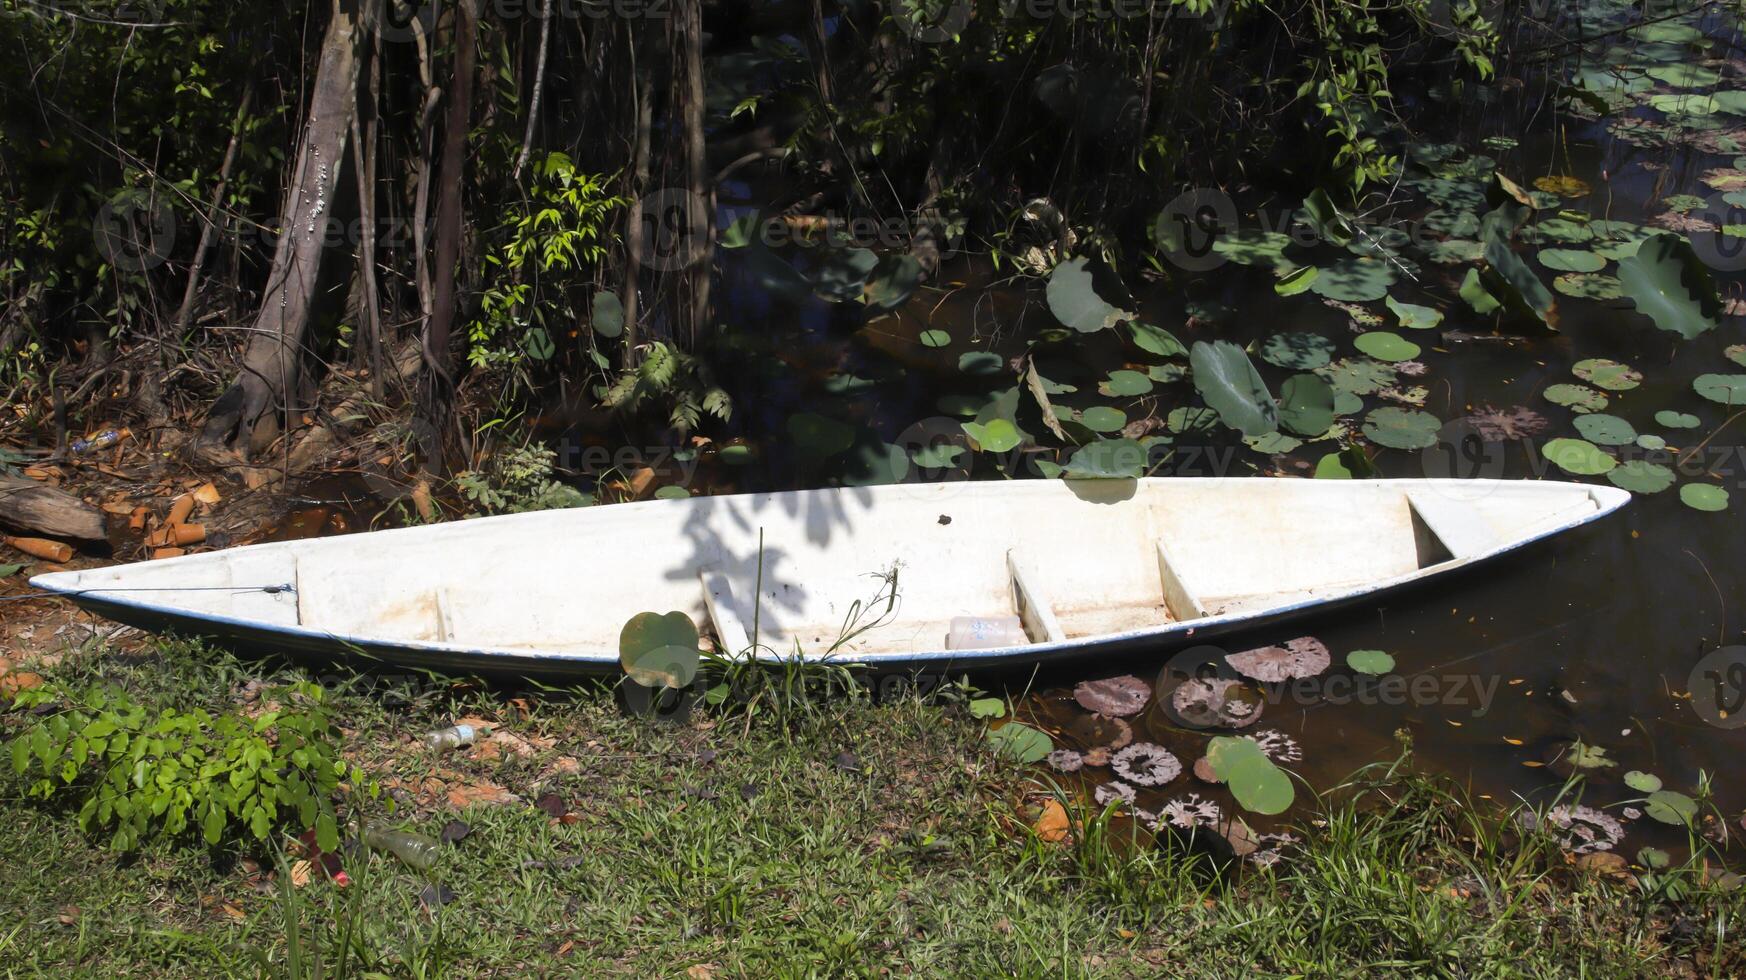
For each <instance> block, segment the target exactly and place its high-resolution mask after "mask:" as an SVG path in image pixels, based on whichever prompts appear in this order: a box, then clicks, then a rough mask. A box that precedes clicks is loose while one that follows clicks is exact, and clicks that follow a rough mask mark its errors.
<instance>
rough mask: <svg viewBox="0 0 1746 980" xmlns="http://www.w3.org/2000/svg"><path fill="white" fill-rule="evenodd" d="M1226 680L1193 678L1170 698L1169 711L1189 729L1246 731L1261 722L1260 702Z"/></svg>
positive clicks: (1235, 681)
mask: <svg viewBox="0 0 1746 980" xmlns="http://www.w3.org/2000/svg"><path fill="white" fill-rule="evenodd" d="M1252 695H1253V692H1252V691H1249V690H1248V689H1246V688H1244V686H1243V684H1242V682H1241V681H1238V680H1235V679H1234V678H1229V677H1195V678H1191V679H1189V680H1186V681H1183V682H1182V684H1181V686H1179V687H1178V688H1177V689H1176V690H1175V691H1174V692H1173V693H1172V694H1171V695H1170V707H1171V708H1172V709H1174V711H1175V713H1176V715H1177V717H1178V718H1179V719H1180V720H1181V722H1182V723H1183V724H1184V725H1186V726H1188V727H1190V728H1247V727H1249V726H1250V725H1253V724H1255V723H1256V722H1257V721H1260V720H1261V704H1262V702H1261V699H1260V698H1259V697H1255V696H1252Z"/></svg>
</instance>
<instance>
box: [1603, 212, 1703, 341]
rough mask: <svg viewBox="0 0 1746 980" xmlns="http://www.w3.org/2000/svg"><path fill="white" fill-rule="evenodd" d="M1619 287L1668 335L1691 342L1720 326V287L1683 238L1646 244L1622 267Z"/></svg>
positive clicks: (1653, 239)
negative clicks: (1673, 334) (1718, 291)
mask: <svg viewBox="0 0 1746 980" xmlns="http://www.w3.org/2000/svg"><path fill="white" fill-rule="evenodd" d="M1619 282H1620V283H1622V284H1623V286H1624V289H1625V295H1627V296H1629V297H1630V299H1631V302H1632V303H1634V304H1636V307H1637V309H1638V310H1640V311H1641V312H1643V313H1645V314H1647V315H1648V316H1649V318H1650V319H1652V320H1654V321H1655V325H1656V326H1658V327H1660V328H1661V329H1663V330H1670V331H1672V332H1674V333H1676V334H1679V335H1680V336H1681V337H1684V338H1686V339H1687V340H1690V339H1691V338H1693V337H1696V336H1698V335H1699V334H1701V333H1703V332H1705V331H1706V330H1711V329H1714V327H1715V326H1716V322H1717V320H1716V317H1717V315H1718V313H1719V312H1720V309H1721V300H1720V299H1719V298H1718V297H1717V296H1716V287H1715V283H1713V282H1712V281H1711V280H1710V274H1709V272H1708V271H1707V270H1706V269H1705V268H1704V264H1703V262H1702V261H1701V260H1700V259H1699V258H1698V256H1697V253H1696V252H1694V251H1692V247H1691V245H1690V243H1688V242H1687V241H1686V240H1685V239H1684V238H1683V237H1681V236H1679V235H1674V234H1666V233H1664V234H1659V235H1651V236H1650V237H1649V238H1647V239H1644V241H1643V244H1642V245H1640V246H1639V247H1638V249H1637V254H1636V255H1633V256H1630V257H1629V258H1626V259H1623V260H1621V261H1620V262H1619Z"/></svg>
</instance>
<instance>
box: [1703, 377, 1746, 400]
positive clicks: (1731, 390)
mask: <svg viewBox="0 0 1746 980" xmlns="http://www.w3.org/2000/svg"><path fill="white" fill-rule="evenodd" d="M1691 389H1692V390H1693V391H1695V392H1697V393H1698V394H1700V395H1702V396H1703V397H1705V398H1707V399H1709V400H1710V401H1713V402H1716V403H1718V404H1722V405H1729V406H1733V405H1746V374H1700V375H1698V376H1697V377H1696V378H1694V379H1693V380H1692V383H1691Z"/></svg>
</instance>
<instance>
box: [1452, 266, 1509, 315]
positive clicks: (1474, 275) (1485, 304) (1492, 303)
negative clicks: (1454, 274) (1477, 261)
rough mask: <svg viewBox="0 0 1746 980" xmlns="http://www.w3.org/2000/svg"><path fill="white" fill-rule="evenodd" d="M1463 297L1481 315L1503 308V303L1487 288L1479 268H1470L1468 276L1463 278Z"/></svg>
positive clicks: (1461, 291)
mask: <svg viewBox="0 0 1746 980" xmlns="http://www.w3.org/2000/svg"><path fill="white" fill-rule="evenodd" d="M1460 294H1461V298H1462V299H1464V300H1466V301H1467V305H1468V306H1470V307H1472V308H1473V312H1475V313H1477V314H1479V315H1480V316H1489V315H1490V314H1493V313H1496V312H1497V311H1498V310H1501V309H1503V303H1501V302H1499V301H1498V298H1497V297H1496V296H1493V295H1492V294H1491V291H1490V290H1489V289H1487V288H1486V284H1485V280H1484V279H1483V278H1481V277H1480V275H1479V270H1478V269H1468V270H1467V277H1466V278H1465V279H1462V280H1461V290H1460Z"/></svg>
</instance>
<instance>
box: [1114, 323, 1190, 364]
mask: <svg viewBox="0 0 1746 980" xmlns="http://www.w3.org/2000/svg"><path fill="white" fill-rule="evenodd" d="M1128 331H1129V335H1130V336H1132V337H1133V338H1134V346H1135V347H1138V348H1139V349H1141V350H1143V351H1146V352H1147V353H1149V354H1157V355H1158V356H1159V357H1175V356H1176V355H1178V354H1186V353H1188V348H1186V347H1184V346H1182V341H1180V340H1177V339H1176V336H1175V335H1174V334H1172V333H1171V332H1170V331H1168V330H1165V329H1164V328H1163V327H1155V326H1153V325H1152V324H1150V323H1144V322H1142V321H1139V320H1135V321H1133V322H1132V323H1129V324H1128Z"/></svg>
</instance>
